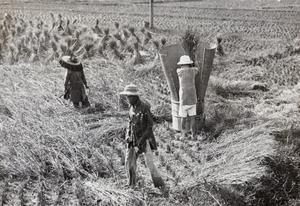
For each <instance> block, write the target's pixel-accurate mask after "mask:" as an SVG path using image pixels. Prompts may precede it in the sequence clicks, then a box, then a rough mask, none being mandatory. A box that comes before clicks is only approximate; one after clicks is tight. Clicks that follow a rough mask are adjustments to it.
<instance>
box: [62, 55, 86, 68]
mask: <svg viewBox="0 0 300 206" xmlns="http://www.w3.org/2000/svg"><path fill="white" fill-rule="evenodd" d="M59 63H60V65H61V66H62V67H64V68H66V69H69V70H72V71H80V70H82V69H83V67H82V64H81V62H80V61H78V59H77V58H76V57H74V56H73V57H71V56H63V57H62V58H61V60H59Z"/></svg>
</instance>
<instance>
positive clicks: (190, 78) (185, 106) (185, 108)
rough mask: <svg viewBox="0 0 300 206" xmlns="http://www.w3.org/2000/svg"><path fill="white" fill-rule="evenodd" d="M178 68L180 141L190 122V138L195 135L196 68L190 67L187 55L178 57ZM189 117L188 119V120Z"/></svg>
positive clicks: (191, 63)
mask: <svg viewBox="0 0 300 206" xmlns="http://www.w3.org/2000/svg"><path fill="white" fill-rule="evenodd" d="M177 65H179V66H180V68H179V69H177V74H178V78H179V111H178V113H179V116H180V117H181V131H182V133H181V134H182V135H181V139H185V138H186V132H187V130H186V124H187V123H188V122H187V121H190V127H191V132H192V137H193V138H194V134H195V128H196V125H195V116H196V104H197V93H196V86H195V76H196V74H197V72H198V68H196V67H192V65H193V61H192V60H191V59H190V57H189V56H188V55H183V56H181V57H180V61H179V62H178V63H177ZM188 117H189V118H188Z"/></svg>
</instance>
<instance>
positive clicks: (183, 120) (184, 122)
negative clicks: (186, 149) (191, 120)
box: [181, 117, 186, 139]
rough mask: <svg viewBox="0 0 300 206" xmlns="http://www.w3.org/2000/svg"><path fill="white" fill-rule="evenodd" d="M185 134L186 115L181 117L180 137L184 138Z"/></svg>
mask: <svg viewBox="0 0 300 206" xmlns="http://www.w3.org/2000/svg"><path fill="white" fill-rule="evenodd" d="M185 134H186V117H181V139H184V138H185Z"/></svg>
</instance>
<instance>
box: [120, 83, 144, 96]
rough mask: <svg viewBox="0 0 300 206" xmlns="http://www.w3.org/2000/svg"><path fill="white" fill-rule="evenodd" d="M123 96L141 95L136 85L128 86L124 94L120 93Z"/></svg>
mask: <svg viewBox="0 0 300 206" xmlns="http://www.w3.org/2000/svg"><path fill="white" fill-rule="evenodd" d="M120 94H122V95H136V96H139V95H140V93H139V91H138V88H137V86H136V85H135V84H129V85H126V86H125V88H124V91H123V92H120Z"/></svg>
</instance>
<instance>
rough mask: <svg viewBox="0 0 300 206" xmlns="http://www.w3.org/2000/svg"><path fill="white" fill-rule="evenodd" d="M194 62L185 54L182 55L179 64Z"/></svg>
mask: <svg viewBox="0 0 300 206" xmlns="http://www.w3.org/2000/svg"><path fill="white" fill-rule="evenodd" d="M193 63H194V62H193V61H192V60H191V59H190V57H189V56H188V55H183V56H181V57H180V61H179V62H178V63H177V65H184V64H193Z"/></svg>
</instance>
